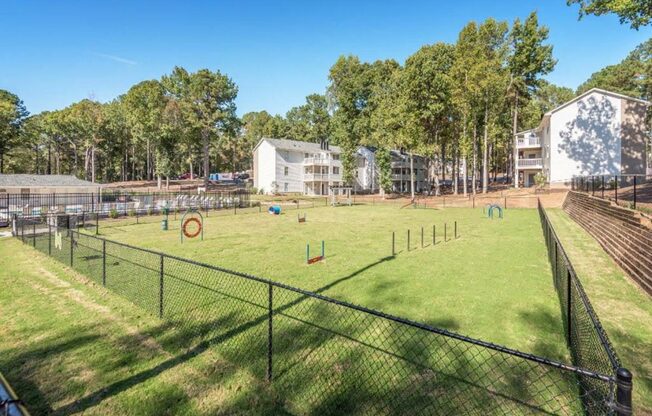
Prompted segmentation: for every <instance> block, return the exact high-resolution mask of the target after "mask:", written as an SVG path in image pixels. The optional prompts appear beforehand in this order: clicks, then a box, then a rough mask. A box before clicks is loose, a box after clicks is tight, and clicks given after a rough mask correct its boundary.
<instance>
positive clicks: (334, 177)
mask: <svg viewBox="0 0 652 416" xmlns="http://www.w3.org/2000/svg"><path fill="white" fill-rule="evenodd" d="M303 181H304V182H329V181H330V182H341V181H342V175H340V174H339V173H338V174H335V173H331V174H328V173H304V174H303Z"/></svg>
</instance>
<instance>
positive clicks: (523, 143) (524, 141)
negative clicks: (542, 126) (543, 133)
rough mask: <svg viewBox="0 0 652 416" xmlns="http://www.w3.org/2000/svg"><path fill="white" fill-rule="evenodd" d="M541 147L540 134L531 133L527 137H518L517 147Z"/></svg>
mask: <svg viewBox="0 0 652 416" xmlns="http://www.w3.org/2000/svg"><path fill="white" fill-rule="evenodd" d="M538 147H541V139H540V138H539V136H536V135H531V136H525V137H518V136H517V137H516V148H517V149H532V148H538Z"/></svg>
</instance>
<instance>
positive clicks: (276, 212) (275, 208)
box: [267, 205, 281, 215]
mask: <svg viewBox="0 0 652 416" xmlns="http://www.w3.org/2000/svg"><path fill="white" fill-rule="evenodd" d="M267 212H269V213H270V214H274V215H280V214H281V207H280V206H279V205H272V206H271V207H269V209H268V210H267Z"/></svg>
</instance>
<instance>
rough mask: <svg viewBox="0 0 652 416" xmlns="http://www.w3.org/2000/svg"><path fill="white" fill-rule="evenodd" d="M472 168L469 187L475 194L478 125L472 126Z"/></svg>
mask: <svg viewBox="0 0 652 416" xmlns="http://www.w3.org/2000/svg"><path fill="white" fill-rule="evenodd" d="M472 168H473V170H472V171H471V182H472V183H471V189H472V192H473V195H474V196H475V191H476V189H475V188H476V181H477V180H478V177H477V172H478V127H477V126H475V125H474V126H473V166H472Z"/></svg>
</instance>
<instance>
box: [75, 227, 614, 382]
mask: <svg viewBox="0 0 652 416" xmlns="http://www.w3.org/2000/svg"><path fill="white" fill-rule="evenodd" d="M72 231H73V233H74V232H76V233H77V235H78V236H79V235H84V236H85V237H88V238H92V239H97V240H103V241H106V242H108V243H110V244H114V245H118V246H121V247H125V248H128V249H132V250H138V251H142V252H146V253H150V254H153V255H156V256H160V257H162V258H164V259H165V258H168V259H172V260H176V261H180V262H184V263H187V264H192V265H195V266H198V267H203V268H207V269H210V270H215V271H218V272H222V273H225V274H227V275H231V276H237V277H241V278H244V279H248V280H252V281H256V282H259V283H263V284H266V285H270V286H272V287H276V288H279V289H284V290H288V291H291V292H295V293H298V294H301V295H304V296H307V297H310V298H314V299H319V300H321V301H324V302H327V303H331V304H335V305H338V306H341V307H344V308H347V309H352V310H355V311H358V312H362V313H366V314H369V315H373V316H376V317H379V318H382V319H386V320H389V321H392V322H396V323H400V324H403V325H407V326H411V327H413V328H418V329H421V330H424V331H427V332H431V333H435V334H438V335H442V336H445V337H448V338H453V339H456V340H459V341H462V342H467V343H471V344H474V345H478V346H481V347H484V348H487V349H491V350H494V351H498V352H501V353H505V354H508V355H512V356H516V357H519V358H522V359H525V360H528V361H533V362H536V363H539V364H543V365H546V366H550V367H555V368H559V369H562V370H566V371H571V372H574V373H576V374H581V375H583V376H587V377H591V378H594V379H598V380H601V381H605V382H612V381H613V380H614V377H613V376H610V375H604V374H601V373H598V372H595V371H590V370H586V369H583V368H580V367H576V366H574V365H570V364H565V363H562V362H560V361H555V360H551V359H548V358H545V357H540V356H537V355H534V354H529V353H525V352H522V351H518V350H515V349H512V348H508V347H505V346H502V345H498V344H494V343H491V342H487V341H482V340H479V339H476V338H471V337H467V336H465V335H462V334H458V333H456V332H452V331H449V330H446V329H442V328H437V327H433V326H430V325H427V324H424V323H420V322H416V321H412V320H410V319H407V318H401V317H398V316H394V315H390V314H387V313H384V312H381V311H377V310H375V309H370V308H367V307H364V306H360V305H356V304H353V303H349V302H346V301H342V300H338V299H333V298H330V297H327V296H324V295H321V294H319V293H315V292H310V291H308V290H304V289H300V288H297V287H293V286H289V285H286V284H284V283H280V282H276V281H273V280H270V279H266V278H262V277H258V276H254V275H251V274H247V273H242V272H237V271H234V270H229V269H225V268H223V267H219V266H214V265H210V264H206V263H201V262H198V261H195V260H190V259H186V258H183V257H179V256H175V255H171V254H166V253H163V252H159V251H155V250H150V249H146V248H140V247H135V246H132V245H129V244H125V243H121V242H117V241H112V240H108V239H104V238H101V237H97V236H94V235H90V234H86V233H80V232H79V231H74V230H72ZM78 238H79V237H78Z"/></svg>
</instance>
